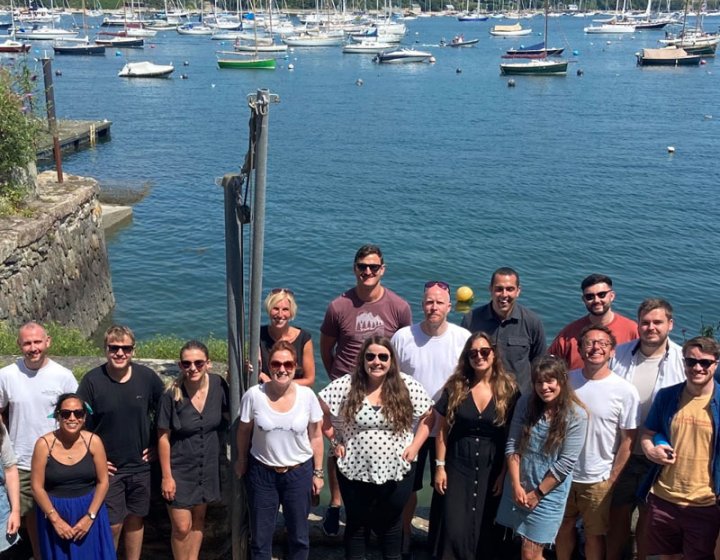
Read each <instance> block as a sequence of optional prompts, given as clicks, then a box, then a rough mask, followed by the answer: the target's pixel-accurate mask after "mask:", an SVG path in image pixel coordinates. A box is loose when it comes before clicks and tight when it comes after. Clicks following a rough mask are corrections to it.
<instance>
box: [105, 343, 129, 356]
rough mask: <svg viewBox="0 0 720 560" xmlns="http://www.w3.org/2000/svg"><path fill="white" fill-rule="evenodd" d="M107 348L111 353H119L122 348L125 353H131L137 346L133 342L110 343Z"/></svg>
mask: <svg viewBox="0 0 720 560" xmlns="http://www.w3.org/2000/svg"><path fill="white" fill-rule="evenodd" d="M107 349H108V351H109V352H110V353H111V354H117V353H118V352H119V351H120V350H122V351H123V354H130V352H132V351H133V350H135V347H134V346H133V345H131V344H127V345H126V344H108V345H107Z"/></svg>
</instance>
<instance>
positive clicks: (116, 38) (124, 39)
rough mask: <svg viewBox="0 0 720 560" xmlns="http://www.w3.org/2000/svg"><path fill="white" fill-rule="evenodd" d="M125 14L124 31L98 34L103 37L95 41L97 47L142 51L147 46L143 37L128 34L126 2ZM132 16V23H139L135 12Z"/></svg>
mask: <svg viewBox="0 0 720 560" xmlns="http://www.w3.org/2000/svg"><path fill="white" fill-rule="evenodd" d="M123 14H124V16H125V18H124V19H125V24H124V26H123V30H122V31H117V32H111V31H101V32H100V33H98V35H99V36H101V37H97V38H96V39H95V44H96V45H104V46H106V47H115V48H119V49H123V48H125V49H142V48H143V47H144V46H145V40H144V39H143V38H142V37H133V36H131V35H130V34H128V17H127V7H126V6H125V2H123ZM130 16H131V21H132V22H137V21H139V20H138V19H137V17H136V16H135V13H134V12H133V13H131V14H130Z"/></svg>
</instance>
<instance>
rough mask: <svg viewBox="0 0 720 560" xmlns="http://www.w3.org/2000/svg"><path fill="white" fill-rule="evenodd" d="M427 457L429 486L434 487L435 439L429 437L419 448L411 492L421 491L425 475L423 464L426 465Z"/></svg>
mask: <svg viewBox="0 0 720 560" xmlns="http://www.w3.org/2000/svg"><path fill="white" fill-rule="evenodd" d="M428 456H429V457H430V486H435V438H434V437H429V438H427V440H425V443H423V446H422V447H421V448H420V452H419V453H418V456H417V461H416V468H415V482H414V483H413V492H417V491H418V490H422V488H423V479H424V476H423V475H424V474H425V463H427V460H428Z"/></svg>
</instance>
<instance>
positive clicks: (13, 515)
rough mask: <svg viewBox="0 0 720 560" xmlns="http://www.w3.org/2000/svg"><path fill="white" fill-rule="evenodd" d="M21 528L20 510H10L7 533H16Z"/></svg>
mask: <svg viewBox="0 0 720 560" xmlns="http://www.w3.org/2000/svg"><path fill="white" fill-rule="evenodd" d="M19 530H20V512H19V511H17V510H13V511H11V512H10V517H8V522H7V534H8V535H14V534H16V533H17V532H18V531H19Z"/></svg>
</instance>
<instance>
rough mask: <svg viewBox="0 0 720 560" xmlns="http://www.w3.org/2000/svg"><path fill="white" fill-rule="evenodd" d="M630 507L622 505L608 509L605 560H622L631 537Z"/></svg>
mask: <svg viewBox="0 0 720 560" xmlns="http://www.w3.org/2000/svg"><path fill="white" fill-rule="evenodd" d="M632 510H633V508H632V506H631V505H630V504H624V505H621V506H614V507H612V508H610V519H612V523H610V527H609V529H608V534H607V560H622V559H623V557H624V555H625V550H626V549H627V546H628V542H629V541H630V537H631V530H630V527H631V525H632Z"/></svg>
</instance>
